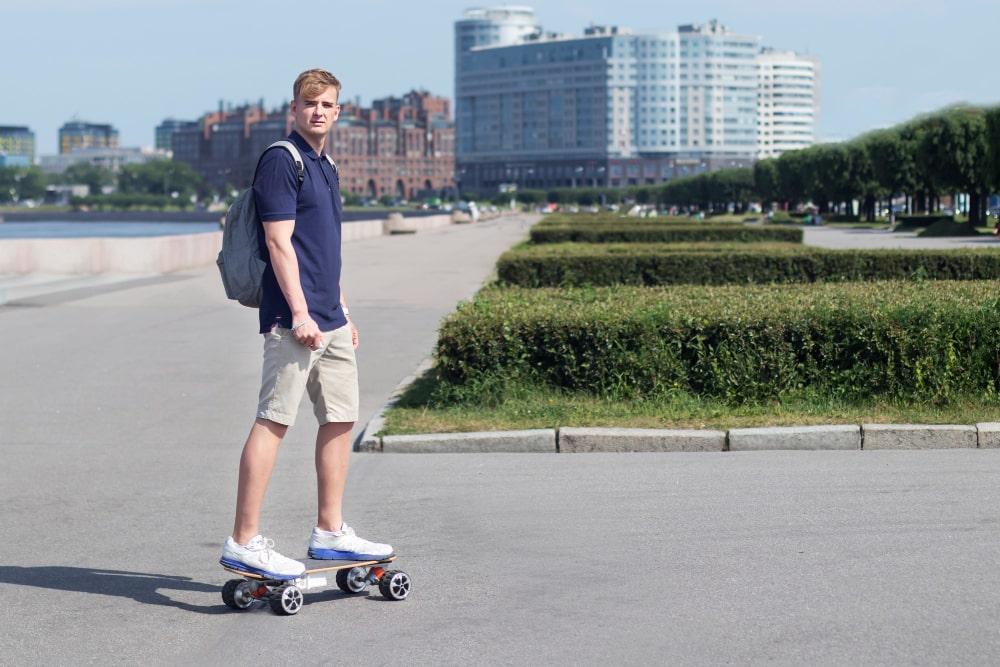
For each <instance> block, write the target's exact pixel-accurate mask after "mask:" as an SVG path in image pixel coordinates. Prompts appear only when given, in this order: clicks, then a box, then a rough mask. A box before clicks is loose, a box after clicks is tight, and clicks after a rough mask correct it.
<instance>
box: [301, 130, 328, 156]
mask: <svg viewBox="0 0 1000 667" xmlns="http://www.w3.org/2000/svg"><path fill="white" fill-rule="evenodd" d="M295 131H296V132H298V134H299V136H300V137H302V139H303V140H304V141H305V142H306V143H307V144H309V146H310V147H311V148H312V149H313V150H314V151H316V155H322V154H323V146H325V145H326V135H323V136H322V137H321V138H320V139H318V140H317V139H313V138H312V137H311V136H309V135H307V134H306V133H305V132H301V131H299V128H295Z"/></svg>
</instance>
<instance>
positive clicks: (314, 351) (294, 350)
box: [220, 69, 392, 579]
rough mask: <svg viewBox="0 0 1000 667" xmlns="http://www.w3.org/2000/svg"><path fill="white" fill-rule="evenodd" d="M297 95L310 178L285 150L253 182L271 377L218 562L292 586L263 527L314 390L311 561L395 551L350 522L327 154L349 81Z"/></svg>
mask: <svg viewBox="0 0 1000 667" xmlns="http://www.w3.org/2000/svg"><path fill="white" fill-rule="evenodd" d="M292 92H293V102H292V104H291V112H292V114H293V116H294V126H295V130H294V131H293V132H292V133H291V135H290V136H289V137H288V139H289V141H291V142H293V143H294V144H295V145H296V146H297V147H298V149H299V153H300V154H301V156H302V162H303V163H304V167H305V170H304V174H303V180H302V182H301V183H300V182H299V175H298V170H297V168H296V165H295V162H294V159H293V158H292V155H291V154H290V153H289V151H287V150H285V149H283V148H272V149H270V150H268V151H266V152H265V153H264V155H263V156H262V157H261V159H260V162H259V163H258V165H257V171H256V174H255V175H254V184H253V191H254V198H255V201H256V205H257V212H258V214H259V215H260V218H261V220H262V222H263V227H264V243H265V244H266V250H267V252H266V253H264V255H265V257H267V258H268V261H267V268H266V269H265V271H264V281H263V290H262V302H261V305H260V333H262V334H264V368H263V373H262V380H261V388H260V401H259V403H258V406H257V418H256V420H255V421H254V424H253V427H252V428H251V429H250V435H249V436H248V437H247V440H246V444H245V445H244V446H243V455H242V457H241V458H240V476H239V487H238V490H237V499H236V521H235V523H234V526H233V534H232V536H231V537H229V538H227V539H226V542H225V545H224V546H223V549H222V558H221V559H220V561H221V562H222V563H224V564H225V565H227V566H228V567H232V568H235V569H240V570H244V571H246V572H251V573H257V574H262V575H264V576H267V577H273V578H275V579H293V578H295V577H297V576H299V575H300V574H301V573H302V572H303V570H305V566H304V565H303V564H302V563H300V562H298V561H294V560H292V559H290V558H286V557H285V556H282V555H281V554H279V553H278V552H277V551H275V550H274V548H273V547H274V542H273V541H272V540H269V539H266V538H264V537H263V536H262V535H261V534H260V528H259V525H258V524H259V520H260V509H261V505H262V504H263V501H264V494H265V492H266V491H267V484H268V481H269V480H270V478H271V471H272V469H273V468H274V462H275V459H276V458H277V454H278V447H279V445H280V444H281V440H282V438H284V436H285V433H286V431H287V430H288V427H289V426H290V425H291V424H292V422H293V421H294V420H295V414H296V412H297V411H298V407H299V403H300V402H301V400H302V395H303V393H306V392H308V394H309V398H310V399H311V400H312V403H313V406H314V412H315V414H316V417H317V419H318V420H319V424H320V426H319V432H318V433H317V435H316V477H317V482H318V484H317V486H318V492H319V499H318V500H319V503H318V505H319V511H318V517H317V520H316V527H315V528H314V529H313V533H312V537H311V539H310V541H309V556H310V557H311V558H346V559H352V560H370V559H372V560H373V559H377V558H384V557H386V556H389V555H391V554H392V547H391V546H389V545H388V544H378V543H374V542H369V541H367V540H363V539H361V538H360V537H358V536H357V535H355V533H354V531H353V530H352V529H351V528H350V527H349V526H348V525H347V524H346V523H344V520H343V516H342V500H343V495H344V483H345V481H346V479H347V466H348V457H349V455H350V448H351V443H350V434H351V428H352V427H353V426H354V422H355V421H356V420H357V415H358V376H357V365H356V362H355V356H354V350H355V349H356V348H357V346H358V331H357V329H356V328H355V327H354V324H353V323H352V322H351V321H350V318H349V312H348V308H347V302H346V300H345V298H344V294H343V292H342V291H341V289H340V269H341V254H340V238H341V234H340V226H341V201H340V186H339V181H338V177H337V173H336V171H335V169H334V168H333V167H332V166H331V164H330V162H329V161H328V160H327V159H326V156H325V155H324V154H323V146H324V143H325V142H326V136H327V134H328V133H329V131H330V128H331V127H332V126H333V123H334V122H335V121H336V120H337V117H338V115H339V114H340V106H339V105H338V104H337V101H338V98H339V95H340V82H339V81H338V80H337V78H336V77H334V76H333V75H332V74H330V73H329V72H327V71H325V70H320V69H312V70H308V71H306V72H303V73H302V74H300V75H299V77H298V78H297V79H296V80H295V85H294V87H293V91H292Z"/></svg>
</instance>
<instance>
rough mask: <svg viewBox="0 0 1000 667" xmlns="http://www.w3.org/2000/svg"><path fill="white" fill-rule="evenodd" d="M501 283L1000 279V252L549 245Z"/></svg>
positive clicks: (504, 265)
mask: <svg viewBox="0 0 1000 667" xmlns="http://www.w3.org/2000/svg"><path fill="white" fill-rule="evenodd" d="M497 273H498V276H499V279H500V281H501V283H504V284H508V285H519V286H522V287H559V286H563V287H569V286H578V285H675V284H696V285H724V284H733V283H813V282H843V281H859V280H860V281H872V280H893V279H899V280H905V279H908V278H911V277H913V276H920V277H922V278H925V279H930V280H988V279H994V280H995V279H998V278H1000V252H997V251H996V250H991V249H982V250H827V249H823V248H812V247H804V246H800V245H795V244H755V245H754V246H753V247H752V249H749V248H748V246H747V245H746V244H742V245H738V244H729V245H717V244H686V245H680V246H678V245H663V244H545V245H539V246H529V247H526V248H520V249H515V250H511V251H508V252H506V253H504V254H503V255H501V257H500V259H499V260H498V261H497Z"/></svg>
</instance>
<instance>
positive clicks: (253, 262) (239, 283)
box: [215, 141, 305, 308]
mask: <svg viewBox="0 0 1000 667" xmlns="http://www.w3.org/2000/svg"><path fill="white" fill-rule="evenodd" d="M276 146H278V147H281V148H284V149H285V150H286V151H288V152H289V153H291V154H292V159H293V160H295V169H296V170H297V171H298V175H299V185H302V179H303V178H305V165H303V164H302V155H300V154H299V149H298V148H296V147H295V144H293V143H292V142H290V141H275V142H274V143H273V144H271V145H270V146H268V147H267V149H265V151H264V152H265V153H266V152H267V151H268V150H270V149H272V148H274V147H276ZM261 157H263V155H261ZM259 164H260V161H259V160H258V165H259ZM254 172H255V173H256V169H255V170H254ZM263 233H264V229H263V227H261V223H260V217H259V216H258V215H257V204H256V203H255V202H254V197H253V185H251V186H250V187H249V188H247V189H246V190H244V191H243V192H241V193H240V194H239V196H237V197H236V201H234V202H233V205H232V206H230V207H229V210H228V211H227V212H226V226H225V227H224V228H223V230H222V250H221V251H220V252H219V258H218V259H217V260H216V262H215V263H216V264H218V265H219V273H220V274H222V286H223V287H224V288H225V289H226V296H227V297H229V298H230V299H233V300H234V301H239V302H240V303H241V304H243V305H244V306H248V307H250V308H259V307H260V300H261V284H262V283H263V279H264V268H265V267H266V266H267V262H266V261H265V260H264V257H263V255H262V254H261V245H262V244H261V242H260V235H261V234H263Z"/></svg>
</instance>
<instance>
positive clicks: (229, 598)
mask: <svg viewBox="0 0 1000 667" xmlns="http://www.w3.org/2000/svg"><path fill="white" fill-rule="evenodd" d="M252 588H253V586H252V584H251V583H250V582H249V581H247V580H246V579H230V580H229V581H227V582H226V585H225V586H223V587H222V601H223V602H225V603H226V606H227V607H229V608H230V609H239V610H241V611H242V610H243V609H249V608H250V605H252V604H253V601H254V596H253V591H252Z"/></svg>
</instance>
